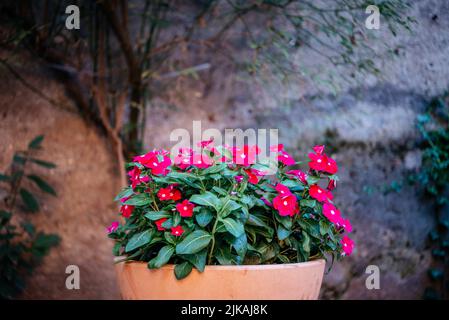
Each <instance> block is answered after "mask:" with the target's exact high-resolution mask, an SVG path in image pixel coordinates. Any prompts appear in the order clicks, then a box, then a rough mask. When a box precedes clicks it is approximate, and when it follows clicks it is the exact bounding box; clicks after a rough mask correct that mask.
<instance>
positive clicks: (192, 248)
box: [176, 230, 212, 254]
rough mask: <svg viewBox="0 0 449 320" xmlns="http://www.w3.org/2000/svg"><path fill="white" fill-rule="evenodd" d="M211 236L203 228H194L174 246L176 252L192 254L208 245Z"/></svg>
mask: <svg viewBox="0 0 449 320" xmlns="http://www.w3.org/2000/svg"><path fill="white" fill-rule="evenodd" d="M211 239H212V236H211V235H210V234H209V233H207V232H206V231H203V230H196V231H193V232H192V233H191V234H189V235H188V236H187V237H185V238H184V240H182V242H180V243H178V245H177V246H176V253H177V254H193V253H197V252H199V251H201V250H202V249H204V248H205V247H207V246H208V244H209V242H210V240H211Z"/></svg>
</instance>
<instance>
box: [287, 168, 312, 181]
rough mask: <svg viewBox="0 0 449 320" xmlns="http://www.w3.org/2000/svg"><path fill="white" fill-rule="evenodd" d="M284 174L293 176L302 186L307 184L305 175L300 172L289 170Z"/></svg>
mask: <svg viewBox="0 0 449 320" xmlns="http://www.w3.org/2000/svg"><path fill="white" fill-rule="evenodd" d="M286 174H289V175H293V176H295V177H297V178H298V179H299V181H301V182H302V183H303V184H307V173H305V172H303V171H301V170H289V171H287V172H286Z"/></svg>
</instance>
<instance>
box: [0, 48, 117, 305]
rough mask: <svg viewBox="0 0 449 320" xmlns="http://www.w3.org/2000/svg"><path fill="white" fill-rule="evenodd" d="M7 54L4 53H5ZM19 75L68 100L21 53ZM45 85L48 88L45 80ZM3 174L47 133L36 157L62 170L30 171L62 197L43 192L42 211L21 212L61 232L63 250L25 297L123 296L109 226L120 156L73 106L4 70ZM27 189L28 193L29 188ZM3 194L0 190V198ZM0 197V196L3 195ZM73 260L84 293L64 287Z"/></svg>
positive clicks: (0, 100) (0, 78)
mask: <svg viewBox="0 0 449 320" xmlns="http://www.w3.org/2000/svg"><path fill="white" fill-rule="evenodd" d="M3 57H4V56H3V53H2V58H3ZM20 63H22V64H23V68H21V69H20V70H18V71H20V73H21V74H23V75H25V76H26V79H27V81H28V82H29V83H31V84H32V85H33V86H35V87H37V88H41V89H42V91H43V93H44V94H46V95H47V96H49V97H50V98H51V99H53V100H55V101H59V102H62V103H64V104H66V105H67V104H69V102H68V99H67V97H66V96H65V93H64V89H63V87H62V85H60V84H58V83H57V82H56V81H54V80H52V79H51V77H49V75H47V74H45V72H43V70H42V69H40V68H38V67H36V65H37V61H34V60H32V59H30V58H29V57H21V59H20ZM42 84H44V85H42ZM0 119H1V120H0V137H1V138H0V141H1V143H0V172H5V171H6V170H8V169H9V164H10V163H11V159H12V157H13V154H14V152H15V151H16V150H23V149H25V148H26V146H27V145H28V142H29V141H30V140H31V139H32V138H34V137H35V136H37V135H39V134H45V140H44V144H43V147H44V150H43V151H41V153H40V154H39V157H40V158H42V159H44V160H48V161H52V162H54V163H55V164H56V165H57V168H55V169H52V170H45V169H44V170H42V169H40V168H39V167H37V166H35V167H33V168H32V169H33V170H34V172H38V173H39V174H40V175H41V176H42V177H45V179H46V180H47V181H49V183H51V184H52V185H53V186H54V188H55V189H56V191H57V193H58V197H57V198H54V197H52V196H45V195H44V196H43V197H40V199H41V200H42V201H41V204H42V205H41V210H40V212H38V213H36V214H21V218H22V219H27V220H28V219H29V220H31V221H32V222H34V223H35V225H36V229H37V230H42V231H45V232H48V233H57V234H59V235H60V237H61V243H60V245H59V246H58V247H56V248H54V249H53V250H51V251H50V254H49V255H48V256H47V257H45V259H44V261H43V264H42V265H41V266H40V267H38V268H37V269H36V271H35V273H34V275H33V276H32V277H31V278H29V279H28V281H27V288H26V290H25V292H24V294H23V296H22V298H23V299H89V298H90V299H95V298H96V299H115V298H119V293H118V289H117V286H116V280H115V274H114V268H113V263H112V256H111V250H112V243H111V241H109V240H108V239H107V237H106V229H105V227H106V226H107V225H109V224H110V222H111V221H112V219H114V217H115V213H116V210H117V208H116V207H115V204H114V203H112V199H113V198H114V196H115V194H116V192H117V189H118V188H119V185H118V184H119V182H118V179H116V174H115V170H116V167H115V161H114V160H113V155H112V152H110V150H108V147H107V143H106V140H105V139H103V138H102V137H101V136H100V135H99V133H98V132H97V131H96V130H95V129H93V128H92V127H91V126H88V125H86V123H85V122H84V121H83V120H82V118H81V117H80V116H79V114H78V113H77V112H76V111H75V109H74V108H70V109H69V111H68V110H61V109H59V108H55V107H54V106H53V105H52V104H50V103H49V102H48V101H46V100H45V99H42V98H40V97H38V96H36V95H35V94H34V93H32V92H31V91H30V90H29V89H27V88H25V87H24V86H23V85H22V84H21V83H20V82H18V81H17V79H15V78H14V77H13V76H11V74H10V73H8V72H7V71H6V70H5V69H3V68H2V69H1V73H0ZM28 187H30V190H31V188H32V186H28ZM4 196H5V192H4V190H1V192H0V199H3V197H4ZM1 201H3V200H1ZM68 265H77V266H78V267H79V268H80V286H81V288H80V290H67V289H66V286H65V281H66V277H67V276H68V275H67V274H66V273H65V271H66V267H67V266H68Z"/></svg>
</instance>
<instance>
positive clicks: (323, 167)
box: [309, 146, 338, 174]
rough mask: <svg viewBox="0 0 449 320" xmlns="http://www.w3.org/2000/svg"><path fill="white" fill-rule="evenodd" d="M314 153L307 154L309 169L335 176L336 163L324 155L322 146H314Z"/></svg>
mask: <svg viewBox="0 0 449 320" xmlns="http://www.w3.org/2000/svg"><path fill="white" fill-rule="evenodd" d="M313 150H314V151H315V153H309V159H310V162H309V167H310V168H311V169H313V170H316V171H323V172H327V173H330V174H335V173H337V171H338V166H337V163H336V162H335V160H334V159H332V158H331V157H328V156H327V155H326V154H325V153H324V146H315V147H314V148H313Z"/></svg>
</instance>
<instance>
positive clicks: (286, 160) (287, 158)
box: [278, 151, 295, 166]
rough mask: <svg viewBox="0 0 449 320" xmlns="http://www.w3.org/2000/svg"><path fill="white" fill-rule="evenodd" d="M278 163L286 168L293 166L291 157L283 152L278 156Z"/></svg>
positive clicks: (293, 160)
mask: <svg viewBox="0 0 449 320" xmlns="http://www.w3.org/2000/svg"><path fill="white" fill-rule="evenodd" d="M278 161H279V162H281V163H283V164H284V165H286V166H292V165H294V164H295V159H293V157H292V156H291V155H289V154H288V153H287V152H285V151H281V152H280V153H279V154H278Z"/></svg>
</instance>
